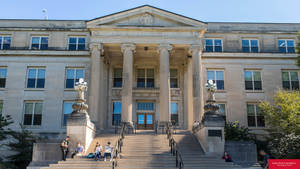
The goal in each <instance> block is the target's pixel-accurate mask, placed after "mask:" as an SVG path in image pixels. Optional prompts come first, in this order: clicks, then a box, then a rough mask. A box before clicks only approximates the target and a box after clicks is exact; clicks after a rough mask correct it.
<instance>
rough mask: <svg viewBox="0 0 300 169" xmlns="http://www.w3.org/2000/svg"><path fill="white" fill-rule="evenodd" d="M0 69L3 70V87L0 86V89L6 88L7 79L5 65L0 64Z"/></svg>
mask: <svg viewBox="0 0 300 169" xmlns="http://www.w3.org/2000/svg"><path fill="white" fill-rule="evenodd" d="M0 69H4V70H5V78H3V79H5V80H4V87H0V89H5V88H6V86H7V85H6V81H7V67H5V66H0Z"/></svg>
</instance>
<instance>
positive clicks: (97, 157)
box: [95, 144, 102, 161]
mask: <svg viewBox="0 0 300 169" xmlns="http://www.w3.org/2000/svg"><path fill="white" fill-rule="evenodd" d="M101 152H102V146H101V145H100V144H97V145H96V150H95V160H96V161H97V160H100V158H101Z"/></svg>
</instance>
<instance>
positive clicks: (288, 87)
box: [282, 81, 291, 89]
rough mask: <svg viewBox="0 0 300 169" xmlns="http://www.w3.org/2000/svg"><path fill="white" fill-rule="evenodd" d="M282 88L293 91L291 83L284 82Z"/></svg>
mask: <svg viewBox="0 0 300 169" xmlns="http://www.w3.org/2000/svg"><path fill="white" fill-rule="evenodd" d="M282 87H283V88H284V89H291V88H290V81H282Z"/></svg>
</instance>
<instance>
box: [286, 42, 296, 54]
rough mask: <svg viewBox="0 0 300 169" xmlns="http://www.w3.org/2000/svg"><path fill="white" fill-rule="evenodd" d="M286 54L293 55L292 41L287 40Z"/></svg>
mask: <svg viewBox="0 0 300 169" xmlns="http://www.w3.org/2000/svg"><path fill="white" fill-rule="evenodd" d="M286 44H287V53H295V44H294V40H287V41H286Z"/></svg>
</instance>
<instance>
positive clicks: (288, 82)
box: [282, 71, 299, 90]
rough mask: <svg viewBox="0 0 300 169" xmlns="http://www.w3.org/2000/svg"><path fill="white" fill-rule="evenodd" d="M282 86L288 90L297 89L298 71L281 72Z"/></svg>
mask: <svg viewBox="0 0 300 169" xmlns="http://www.w3.org/2000/svg"><path fill="white" fill-rule="evenodd" d="M282 87H283V88H284V89H288V90H299V79H298V72H293V71H284V72H282Z"/></svg>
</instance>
